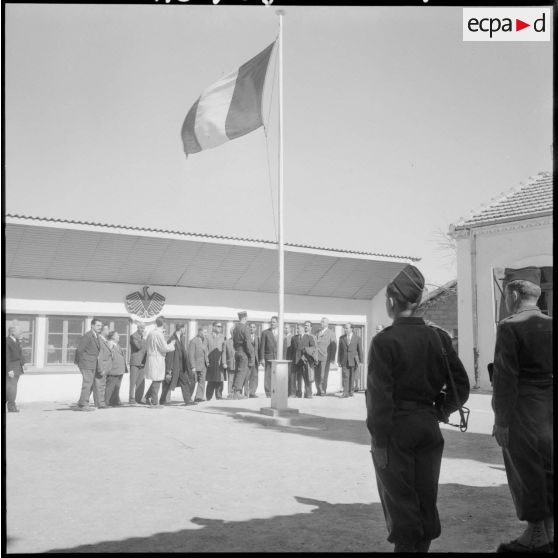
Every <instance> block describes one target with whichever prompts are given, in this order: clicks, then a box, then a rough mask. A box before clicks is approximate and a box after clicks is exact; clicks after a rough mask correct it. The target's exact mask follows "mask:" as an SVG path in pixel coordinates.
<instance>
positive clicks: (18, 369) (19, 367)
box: [6, 335, 25, 376]
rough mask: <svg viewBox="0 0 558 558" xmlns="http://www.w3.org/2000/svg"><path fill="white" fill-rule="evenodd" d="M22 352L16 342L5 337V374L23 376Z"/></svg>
mask: <svg viewBox="0 0 558 558" xmlns="http://www.w3.org/2000/svg"><path fill="white" fill-rule="evenodd" d="M24 362H25V361H24V360H23V352H22V350H21V345H20V343H19V341H18V340H14V339H12V338H11V337H10V336H9V335H8V337H6V373H8V372H10V371H12V372H13V373H14V375H15V376H21V375H22V374H23V363H24Z"/></svg>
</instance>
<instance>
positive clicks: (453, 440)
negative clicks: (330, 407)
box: [212, 407, 503, 465]
mask: <svg viewBox="0 0 558 558" xmlns="http://www.w3.org/2000/svg"><path fill="white" fill-rule="evenodd" d="M213 409H215V408H213ZM212 412H217V411H212ZM218 412H219V413H220V414H221V413H222V414H227V415H229V416H231V417H233V418H235V419H238V420H244V421H248V422H251V423H253V424H256V425H258V426H261V427H262V428H271V429H273V430H275V431H278V432H284V433H288V434H300V435H304V436H313V437H315V438H320V439H323V440H331V441H337V442H338V441H342V442H352V443H355V444H362V445H365V446H369V445H370V434H369V432H368V429H367V428H366V424H365V422H364V420H354V419H342V418H331V417H324V416H318V415H310V414H305V413H300V414H299V415H298V416H297V417H296V418H293V419H290V424H288V425H285V424H278V423H275V422H273V421H272V420H270V419H269V418H268V417H265V416H263V415H259V414H258V413H257V412H254V410H253V409H246V408H239V407H219V408H218ZM442 435H443V437H444V440H445V446H444V457H448V458H453V459H473V460H478V461H482V462H483V463H489V464H493V465H502V463H503V458H502V450H501V449H500V447H499V446H498V445H497V444H496V441H495V440H494V438H493V437H492V436H490V435H488V434H478V433H474V432H460V431H459V430H458V429H457V428H456V429H449V428H443V429H442Z"/></svg>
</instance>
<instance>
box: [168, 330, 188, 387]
mask: <svg viewBox="0 0 558 558" xmlns="http://www.w3.org/2000/svg"><path fill="white" fill-rule="evenodd" d="M171 341H175V344H174V351H170V352H168V353H167V354H166V355H165V374H170V375H171V379H170V389H174V388H175V387H176V386H177V385H186V384H187V383H188V382H187V376H188V372H189V369H190V368H189V363H188V355H187V353H186V349H185V348H184V345H183V344H182V339H179V338H178V336H177V335H176V333H173V334H172V335H171V336H170V338H169V340H168V343H170V342H171Z"/></svg>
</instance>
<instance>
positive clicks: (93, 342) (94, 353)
mask: <svg viewBox="0 0 558 558" xmlns="http://www.w3.org/2000/svg"><path fill="white" fill-rule="evenodd" d="M100 349H101V342H100V340H99V336H98V335H95V333H93V331H92V330H89V331H88V332H87V333H85V334H84V335H83V336H82V338H81V339H80V340H79V342H78V346H77V349H76V356H75V358H74V362H75V364H77V365H78V367H79V369H80V370H97V357H98V356H99V351H100Z"/></svg>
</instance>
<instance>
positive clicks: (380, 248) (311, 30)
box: [4, 2, 552, 285]
mask: <svg viewBox="0 0 558 558" xmlns="http://www.w3.org/2000/svg"><path fill="white" fill-rule="evenodd" d="M277 8H278V5H272V6H264V5H263V3H262V4H261V5H257V4H256V5H252V6H247V5H238V6H231V5H225V4H224V3H220V4H219V5H215V6H214V5H211V4H210V3H209V2H208V5H202V6H192V5H188V4H176V5H162V4H147V5H101V4H88V5H87V4H83V5H56V4H46V5H40V4H5V69H4V72H5V74H4V78H5V81H4V84H5V115H4V118H5V120H4V123H5V212H6V213H12V214H23V215H29V216H39V217H54V218H64V219H74V220H83V221H94V222H99V223H107V224H116V225H128V226H130V225H131V226H141V227H152V228H159V229H170V230H180V231H184V232H193V233H209V234H217V235H230V236H236V237H248V238H254V239H266V240H275V239H276V238H277V236H276V235H277V232H276V231H277V217H276V208H277V201H276V200H277V188H278V178H277V177H278V156H277V152H278V140H277V137H278V116H277V113H278V109H277V107H278V101H277V92H278V86H277V59H276V56H275V54H274V56H273V57H272V59H271V62H270V66H269V69H268V76H267V80H266V88H265V98H264V114H265V122H266V127H265V130H264V128H260V129H258V130H256V131H255V132H253V133H251V134H248V135H246V136H244V137H242V138H238V139H236V140H234V141H230V142H228V143H226V144H224V145H222V146H219V147H217V148H214V149H210V150H207V151H203V152H201V153H198V154H194V155H191V156H190V157H188V158H187V159H186V157H185V156H184V153H183V147H182V142H181V138H180V130H181V127H182V123H183V121H184V118H185V116H186V114H187V112H188V110H189V109H190V107H191V106H192V104H193V103H194V102H195V101H196V99H197V98H198V96H199V95H200V93H201V92H202V91H203V90H204V89H206V88H207V87H208V86H210V85H211V84H212V83H213V82H215V81H217V80H218V79H219V78H220V77H221V76H223V75H224V74H227V73H229V72H231V71H233V70H235V69H237V68H238V67H239V66H240V65H242V64H243V63H244V62H246V61H247V60H249V59H250V58H252V57H253V56H255V55H256V54H257V53H258V52H260V51H261V50H263V49H264V48H265V47H266V46H267V45H269V44H270V43H271V42H273V41H274V40H275V39H276V37H277V35H278V17H277V15H276V13H275V12H276V9H277ZM285 11H286V15H285V18H284V41H283V52H284V55H283V56H284V64H283V71H284V92H285V97H284V177H285V182H284V196H285V201H284V234H285V241H286V242H290V243H297V244H308V245H312V246H319V247H328V248H340V249H349V250H360V251H368V252H374V253H381V254H392V255H398V256H416V257H420V258H421V261H420V262H419V263H418V264H417V265H418V266H419V268H420V269H421V270H422V271H423V273H424V275H425V276H426V280H427V283H429V284H431V285H441V284H443V283H445V282H447V281H449V280H451V279H454V278H455V277H456V269H455V262H454V261H453V258H452V257H451V251H448V250H447V249H444V248H443V246H442V245H443V242H441V240H440V233H443V232H446V231H447V230H448V228H449V226H450V224H451V223H455V222H457V221H459V219H460V218H462V217H466V216H467V215H469V214H470V212H471V211H473V210H478V209H479V208H480V207H481V205H483V204H485V205H486V204H488V203H490V201H491V200H492V199H493V198H495V197H496V196H499V195H500V194H501V193H502V192H506V191H509V190H510V189H512V188H515V187H518V186H519V185H520V183H524V182H526V181H527V180H528V178H529V177H530V176H534V175H536V174H537V173H538V172H541V171H548V170H551V169H552V158H551V145H552V43H551V42H495V43H488V42H463V40H462V9H461V8H454V7H435V6H428V5H425V6H417V7H376V6H360V7H333V6H330V7H286V8H285Z"/></svg>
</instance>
